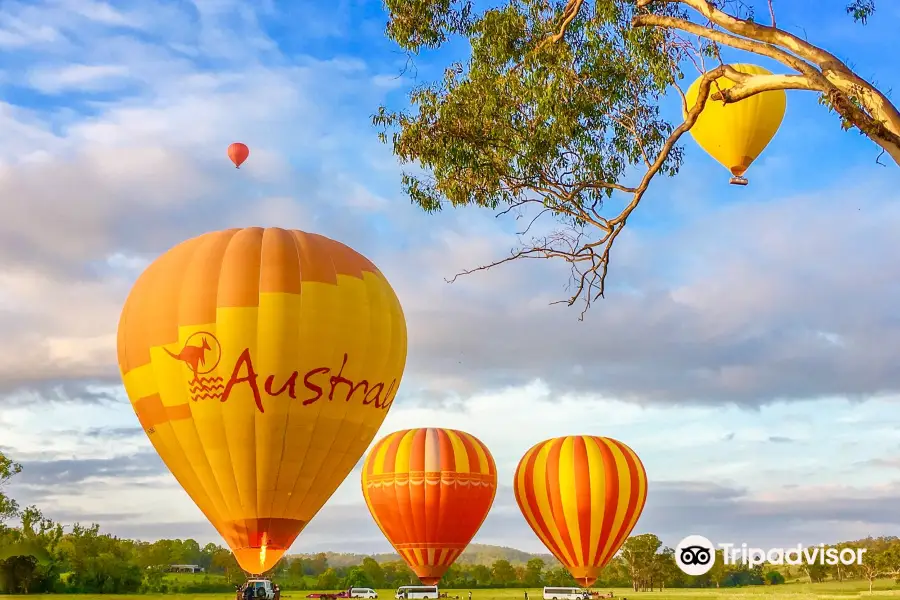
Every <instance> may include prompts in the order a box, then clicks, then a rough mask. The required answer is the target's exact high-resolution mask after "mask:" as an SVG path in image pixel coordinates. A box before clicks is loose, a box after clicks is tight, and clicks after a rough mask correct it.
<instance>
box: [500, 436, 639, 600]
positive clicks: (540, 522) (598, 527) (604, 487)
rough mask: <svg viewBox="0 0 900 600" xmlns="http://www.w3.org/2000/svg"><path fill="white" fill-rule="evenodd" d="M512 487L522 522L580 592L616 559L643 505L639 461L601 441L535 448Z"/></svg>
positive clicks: (574, 439)
mask: <svg viewBox="0 0 900 600" xmlns="http://www.w3.org/2000/svg"><path fill="white" fill-rule="evenodd" d="M513 485H514V490H515V494H516V502H517V503H518V504H519V509H520V510H521V511H522V515H523V516H524V517H525V520H526V521H528V524H529V525H530V526H531V528H532V529H533V530H534V532H535V533H536V534H537V536H538V537H539V538H540V539H541V541H542V542H543V543H544V545H545V546H546V547H547V549H548V550H550V552H551V553H552V554H553V555H554V556H555V557H556V558H557V559H559V561H560V562H561V563H562V564H563V566H565V567H566V568H567V569H568V570H569V572H570V573H571V574H572V576H573V577H574V578H575V579H576V580H578V582H579V583H580V584H581V585H583V586H584V587H590V586H592V585H593V584H594V582H595V581H596V580H597V576H598V575H599V573H600V570H601V569H602V568H603V567H604V566H605V565H606V564H607V563H608V562H609V561H610V559H612V557H613V556H615V554H616V552H617V551H618V550H619V548H620V547H621V546H622V544H623V543H624V542H625V540H626V539H627V538H628V535H629V534H630V533H631V531H632V529H634V526H635V525H636V524H637V521H638V518H640V516H641V511H642V510H643V509H644V503H645V502H646V500H647V474H646V472H645V471H644V466H643V464H641V461H640V459H639V458H638V457H637V455H636V454H635V453H634V451H633V450H632V449H631V448H629V447H628V446H626V445H625V444H623V443H622V442H619V441H616V440H614V439H611V438H606V437H596V436H588V435H580V436H567V437H559V438H553V439H550V440H546V441H544V442H541V443H539V444H536V445H534V446H533V447H532V448H531V449H530V450H529V451H528V452H527V453H526V454H525V456H523V457H522V460H521V461H520V462H519V466H518V467H517V468H516V475H515V479H514V481H513Z"/></svg>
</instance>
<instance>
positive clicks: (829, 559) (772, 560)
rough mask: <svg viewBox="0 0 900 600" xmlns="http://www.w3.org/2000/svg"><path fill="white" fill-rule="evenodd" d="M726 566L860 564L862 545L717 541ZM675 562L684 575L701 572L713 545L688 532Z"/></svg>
mask: <svg viewBox="0 0 900 600" xmlns="http://www.w3.org/2000/svg"><path fill="white" fill-rule="evenodd" d="M718 549H719V550H721V551H722V561H723V563H724V564H726V565H736V564H738V563H742V564H745V565H747V566H748V567H751V568H752V567H756V566H759V565H762V564H766V563H768V564H771V565H801V564H807V565H815V564H819V565H830V566H834V565H837V564H842V565H861V564H863V554H865V552H866V549H865V548H843V549H838V548H826V547H825V544H819V545H818V546H804V545H803V544H797V545H796V546H792V547H790V548H769V549H767V550H763V549H762V548H752V547H748V546H747V544H741V545H740V546H738V545H737V544H718ZM675 564H677V565H678V568H679V569H681V571H682V572H684V573H685V574H687V575H694V576H696V575H703V574H704V573H708V572H709V570H710V569H712V568H713V566H715V564H716V546H715V545H713V543H712V542H711V541H709V540H708V539H707V538H705V537H703V536H702V535H689V536H687V537H686V538H684V539H683V540H681V541H680V542H679V543H678V546H676V547H675Z"/></svg>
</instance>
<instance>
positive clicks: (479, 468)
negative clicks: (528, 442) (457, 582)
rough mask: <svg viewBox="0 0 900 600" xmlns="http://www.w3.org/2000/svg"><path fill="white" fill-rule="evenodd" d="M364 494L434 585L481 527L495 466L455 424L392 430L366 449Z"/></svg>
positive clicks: (399, 545)
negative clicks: (367, 450)
mask: <svg viewBox="0 0 900 600" xmlns="http://www.w3.org/2000/svg"><path fill="white" fill-rule="evenodd" d="M362 488H363V495H364V496H365V498H366V505H367V506H368V507H369V511H370V512H371V513H372V517H373V518H374V519H375V522H376V523H377V524H378V527H379V528H380V529H381V531H382V533H384V535H385V537H386V538H387V539H388V541H389V542H391V544H392V545H393V546H394V548H395V549H396V550H397V552H398V553H399V554H400V556H402V557H403V559H404V560H405V561H406V563H407V564H408V565H409V566H410V568H411V569H412V570H413V572H414V573H415V574H416V575H417V576H418V577H419V579H420V580H421V581H422V583H423V584H425V585H435V584H437V582H438V581H440V579H441V577H442V576H443V575H444V573H445V572H446V571H447V569H448V568H449V567H450V565H452V564H453V561H455V560H456V559H457V558H458V557H459V555H460V554H462V551H463V550H465V548H466V546H468V545H469V542H470V541H472V538H473V537H474V536H475V534H476V533H477V532H478V529H479V528H480V527H481V524H482V523H483V522H484V519H485V517H487V514H488V511H489V510H490V508H491V505H492V504H493V502H494V495H495V494H496V493H497V467H496V465H495V464H494V458H493V457H492V456H491V453H490V451H488V449H487V447H486V446H485V445H484V444H483V443H482V442H481V441H480V440H478V439H477V438H476V437H475V436H473V435H471V434H468V433H465V432H463V431H457V430H455V429H439V428H425V429H407V430H403V431H397V432H394V433H391V434H389V435H387V436H385V437H384V438H382V439H381V440H379V441H378V442H377V443H376V444H375V445H374V446H373V447H372V449H371V450H370V451H369V455H368V456H367V457H366V461H365V463H364V464H363V471H362Z"/></svg>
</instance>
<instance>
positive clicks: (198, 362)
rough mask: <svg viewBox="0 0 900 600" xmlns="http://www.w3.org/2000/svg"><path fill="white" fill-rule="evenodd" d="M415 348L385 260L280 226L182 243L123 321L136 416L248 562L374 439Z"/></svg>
mask: <svg viewBox="0 0 900 600" xmlns="http://www.w3.org/2000/svg"><path fill="white" fill-rule="evenodd" d="M406 350H407V338H406V323H405V321H404V318H403V312H402V309H401V307H400V303H399V301H398V299H397V297H396V295H395V294H394V291H393V290H392V289H391V286H390V284H389V283H388V282H387V280H386V279H385V277H384V275H382V273H381V272H380V271H379V270H378V269H377V268H376V267H375V265H373V264H372V263H371V262H369V261H368V260H367V259H366V258H365V257H363V256H362V255H360V254H358V253H357V252H355V251H354V250H352V249H350V248H348V247H347V246H345V245H343V244H341V243H339V242H336V241H334V240H331V239H329V238H326V237H324V236H320V235H315V234H310V233H305V232H302V231H289V230H284V229H278V228H269V229H263V228H258V227H254V228H247V229H229V230H225V231H219V232H215V233H208V234H205V235H202V236H199V237H197V238H194V239H191V240H188V241H186V242H183V243H181V244H179V245H177V246H175V247H174V248H172V249H171V250H169V251H168V252H166V253H165V254H163V255H162V256H161V257H159V258H158V259H157V260H156V261H155V262H154V263H152V264H151V265H150V266H149V267H148V268H147V269H146V271H144V273H143V274H142V275H141V276H140V277H139V278H138V280H137V282H136V283H135V284H134V287H133V289H132V291H131V293H130V294H129V296H128V299H127V300H126V302H125V306H124V308H123V310H122V316H121V319H120V321H119V331H118V359H119V366H120V370H121V372H122V379H123V382H124V384H125V389H126V391H127V392H128V396H129V398H130V399H131V403H132V406H133V407H134V410H135V413H136V414H137V417H138V419H139V420H140V422H141V425H142V427H143V428H144V430H145V431H146V432H147V435H148V436H149V438H150V441H151V443H152V444H153V446H154V448H156V450H157V452H159V455H160V457H161V458H162V459H163V461H164V462H165V463H166V465H167V466H168V467H169V469H170V470H171V471H172V474H173V475H174V476H175V478H176V479H177V480H178V482H179V483H180V484H181V485H182V486H183V487H184V489H185V491H186V492H187V493H188V494H189V495H190V496H191V498H192V499H193V500H194V502H195V503H196V504H197V506H198V507H199V508H200V510H201V511H203V513H204V514H205V515H206V516H207V518H209V520H210V522H211V523H212V524H213V526H215V528H216V529H217V530H218V531H219V533H220V534H221V535H222V537H223V538H224V539H225V541H226V542H227V543H228V545H229V546H230V547H231V549H232V550H233V551H234V554H235V556H236V558H237V560H238V562H239V564H240V565H241V567H242V568H243V569H244V570H246V571H248V572H250V573H262V572H264V571H266V570H268V569H269V568H271V567H272V566H273V565H274V564H275V563H276V562H277V561H278V559H279V558H280V557H281V555H282V554H283V553H284V551H285V550H287V548H289V547H290V545H291V543H292V542H293V541H294V539H295V538H296V537H297V535H298V534H299V533H300V531H302V530H303V528H304V527H305V526H306V524H307V523H309V521H310V520H311V519H312V518H313V516H314V515H315V514H316V513H317V512H318V511H319V509H320V508H321V507H322V505H323V504H324V503H325V501H326V500H328V498H329V497H330V496H331V495H332V493H333V492H334V490H335V489H337V487H338V485H340V483H341V482H342V481H343V480H344V478H346V476H347V475H348V474H349V473H350V471H351V470H352V469H353V467H354V465H355V464H356V463H357V461H358V460H359V457H360V456H362V454H363V452H365V449H366V447H367V446H368V445H369V444H370V443H371V441H372V439H373V438H374V436H375V433H376V432H377V431H378V428H379V426H380V425H381V423H382V421H383V420H384V418H385V416H386V414H387V411H388V409H389V408H390V406H391V404H392V402H393V398H394V396H395V395H396V393H397V388H398V386H399V385H400V379H401V377H402V374H403V369H404V366H405V363H406Z"/></svg>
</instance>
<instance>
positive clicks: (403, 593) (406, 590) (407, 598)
mask: <svg viewBox="0 0 900 600" xmlns="http://www.w3.org/2000/svg"><path fill="white" fill-rule="evenodd" d="M440 595H441V594H440V592H439V591H438V587H437V586H436V585H402V586H400V587H399V588H397V593H396V594H394V598H396V600H437V599H438V598H439V597H440Z"/></svg>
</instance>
